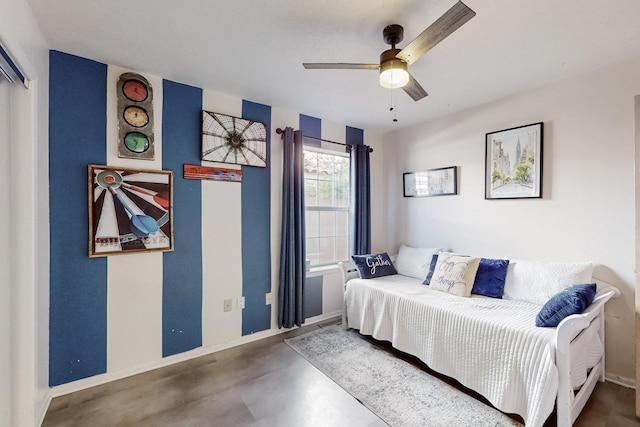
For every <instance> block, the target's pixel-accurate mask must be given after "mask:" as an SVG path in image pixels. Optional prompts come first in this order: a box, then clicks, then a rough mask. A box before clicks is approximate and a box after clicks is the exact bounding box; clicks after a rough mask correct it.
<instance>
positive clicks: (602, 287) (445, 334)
mask: <svg viewBox="0 0 640 427" xmlns="http://www.w3.org/2000/svg"><path fill="white" fill-rule="evenodd" d="M437 254H438V249H421V248H409V247H406V246H404V245H403V246H402V247H401V248H400V251H399V253H398V256H397V258H396V260H395V262H394V263H393V264H392V265H393V266H396V267H398V269H397V273H402V274H393V273H395V272H396V270H395V269H394V268H393V267H391V268H392V269H393V271H392V272H391V273H388V274H387V275H383V276H382V277H375V278H360V276H361V274H360V272H359V271H358V269H357V268H355V266H354V264H353V263H343V264H341V269H342V274H343V280H344V284H345V285H344V286H345V295H344V299H345V306H344V308H345V311H344V318H343V325H344V327H346V328H354V329H357V330H359V331H360V333H362V334H364V335H370V336H372V337H373V338H375V339H378V340H382V341H388V342H390V343H391V344H392V345H393V346H394V347H395V348H397V349H398V350H401V351H403V352H406V353H409V354H412V355H414V356H416V357H418V358H419V359H420V360H422V361H423V362H424V363H426V364H427V366H429V367H430V368H432V369H434V370H435V371H437V372H440V373H442V374H444V375H447V376H449V377H452V378H454V379H456V380H458V381H459V382H460V383H461V384H463V385H464V386H466V387H468V388H470V389H472V390H475V391H477V392H478V393H480V394H481V395H483V396H484V397H485V398H487V399H488V400H489V402H491V404H492V405H493V406H495V407H496V408H497V409H499V410H501V411H503V412H505V413H513V414H518V415H520V416H521V417H522V418H523V420H524V421H525V423H526V425H527V426H528V427H529V426H531V427H537V426H541V425H543V423H544V422H545V420H546V419H547V418H548V417H549V415H551V414H552V412H553V409H554V404H555V407H556V409H557V425H558V426H563V427H564V426H570V425H572V424H573V422H574V421H575V420H576V418H577V417H578V415H579V414H580V411H581V410H582V408H583V407H584V405H585V403H586V401H587V399H588V398H589V396H590V394H591V392H592V391H593V388H594V387H595V384H596V381H598V380H600V381H604V319H605V316H604V305H605V303H606V302H607V301H608V300H609V299H610V298H611V297H614V296H618V295H619V294H620V292H619V291H618V290H617V289H615V288H614V287H612V286H610V285H608V284H606V283H604V282H601V281H598V280H595V279H592V277H591V274H592V265H591V263H540V262H531V261H526V260H510V262H508V266H507V265H505V264H504V260H488V261H499V262H503V264H502V266H503V268H502V271H503V274H502V278H500V277H499V276H500V273H499V272H498V274H497V278H498V282H500V279H501V280H502V286H503V287H504V290H503V293H502V291H501V293H500V295H499V296H498V295H492V296H493V297H487V296H483V295H476V294H471V295H468V290H467V295H466V296H468V297H461V296H458V295H455V293H456V292H453V293H449V292H447V291H444V292H443V291H442V290H435V289H437V288H438V287H437V286H436V285H434V282H433V281H432V282H431V284H430V285H426V284H425V282H426V281H428V279H427V280H425V279H426V276H427V275H429V274H433V273H434V269H437V268H440V269H443V268H444V266H445V265H449V267H451V266H452V265H454V263H449V264H442V265H441V264H440V262H442V261H443V259H445V258H446V257H451V256H453V255H454V254H451V253H449V252H440V255H439V256H438V255H437ZM384 255H386V254H384ZM365 257H366V256H365ZM387 257H388V255H387ZM458 257H459V256H458ZM363 259H365V258H360V259H359V261H362V260H363ZM447 259H454V258H447ZM455 259H456V260H458V258H455ZM469 259H474V260H475V259H477V258H469ZM438 260H440V261H438ZM482 260H485V259H484V258H483V259H482ZM357 261H358V260H357ZM378 261H380V259H377V258H376V259H375V260H373V262H371V259H370V260H369V265H374V267H373V269H374V270H375V269H376V267H377V270H378V272H380V270H384V269H385V268H387V266H386V265H385V264H391V263H390V262H389V261H390V260H389V261H387V262H386V263H385V262H378ZM483 262H484V261H483ZM416 263H418V264H419V265H417V264H416ZM472 264H473V263H472ZM359 267H362V265H360V266H359ZM485 267H486V266H485ZM471 270H473V268H471ZM476 272H477V273H478V277H477V278H472V279H471V280H472V282H473V280H474V279H479V275H480V273H479V270H478V267H476V270H475V271H474V273H473V274H474V275H475V273H476ZM463 273H464V272H463ZM485 273H486V271H485ZM367 274H368V273H367ZM435 274H436V275H438V274H440V273H438V272H437V271H436V273H435ZM443 274H445V275H446V274H448V273H443ZM483 274H484V273H483ZM462 275H463V274H458V277H462ZM490 276H491V277H490V281H494V283H495V280H496V274H495V271H494V272H493V273H491V274H490ZM365 277H366V276H365ZM485 278H486V277H485ZM438 279H441V277H438ZM467 279H468V277H467ZM462 281H463V282H464V280H462ZM467 282H468V280H467ZM589 282H595V283H597V291H594V290H595V288H596V287H595V286H593V285H590V286H592V292H596V294H595V297H594V295H593V293H592V294H591V298H593V302H592V303H591V304H590V305H588V306H587V308H586V309H585V310H584V311H582V313H579V314H572V315H568V317H566V318H564V320H562V321H561V322H560V323H559V324H558V325H557V327H538V326H536V317H537V316H538V314H539V313H540V312H541V308H542V307H543V306H544V307H545V309H547V310H548V308H549V304H546V303H545V302H546V301H547V300H550V299H551V298H550V297H551V296H553V295H554V294H555V293H556V292H558V290H560V291H562V290H564V292H561V294H559V296H562V295H563V294H565V293H566V292H567V291H569V290H570V289H569V288H571V289H572V288H573V287H571V285H576V284H584V283H589ZM445 283H446V281H445ZM466 285H467V286H468V287H469V284H468V283H467V284H466ZM583 286H587V285H583ZM565 288H566V289H565ZM473 289H474V290H475V287H474V288H473ZM481 293H483V292H481ZM485 293H486V292H485ZM557 301H558V296H556V297H554V301H549V303H550V304H551V305H554V304H556V305H557ZM580 301H582V302H583V303H584V300H580ZM584 304H585V305H587V304H588V301H587V302H586V303H584ZM578 305H579V304H578ZM551 309H552V310H555V309H557V307H552V308H551ZM563 310H564V308H561V309H560V312H563ZM575 311H581V310H573V312H575ZM554 313H555V312H554ZM561 314H562V313H561ZM541 315H542V313H541ZM564 315H566V313H565V314H564ZM554 316H556V314H554Z"/></svg>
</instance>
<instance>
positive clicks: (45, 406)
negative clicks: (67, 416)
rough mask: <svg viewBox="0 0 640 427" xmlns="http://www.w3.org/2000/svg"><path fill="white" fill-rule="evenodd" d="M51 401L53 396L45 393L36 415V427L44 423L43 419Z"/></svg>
mask: <svg viewBox="0 0 640 427" xmlns="http://www.w3.org/2000/svg"><path fill="white" fill-rule="evenodd" d="M51 399H53V396H52V395H51V393H47V394H46V395H45V397H44V400H43V401H42V403H41V405H40V409H39V410H38V413H37V414H36V415H37V416H38V418H37V419H36V425H37V426H41V425H42V423H43V422H44V417H45V416H46V415H47V411H48V410H49V406H50V405H51Z"/></svg>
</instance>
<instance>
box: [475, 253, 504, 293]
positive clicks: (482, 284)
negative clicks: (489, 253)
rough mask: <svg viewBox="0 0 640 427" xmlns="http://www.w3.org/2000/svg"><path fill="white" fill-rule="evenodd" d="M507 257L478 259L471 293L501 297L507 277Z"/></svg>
mask: <svg viewBox="0 0 640 427" xmlns="http://www.w3.org/2000/svg"><path fill="white" fill-rule="evenodd" d="M507 267H509V260H508V259H489V258H482V259H480V266H479V267H478V272H477V273H476V279H475V281H474V282H473V289H471V293H472V294H477V295H484V296H486V297H491V298H502V295H503V294H504V282H505V280H506V278H507Z"/></svg>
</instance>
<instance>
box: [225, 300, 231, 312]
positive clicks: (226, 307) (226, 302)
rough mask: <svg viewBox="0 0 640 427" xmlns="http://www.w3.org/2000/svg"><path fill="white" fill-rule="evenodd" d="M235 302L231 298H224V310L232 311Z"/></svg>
mask: <svg viewBox="0 0 640 427" xmlns="http://www.w3.org/2000/svg"><path fill="white" fill-rule="evenodd" d="M232 304H233V301H232V300H230V299H226V300H224V311H231V305H232Z"/></svg>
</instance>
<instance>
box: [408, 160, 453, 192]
mask: <svg viewBox="0 0 640 427" xmlns="http://www.w3.org/2000/svg"><path fill="white" fill-rule="evenodd" d="M457 176H458V167H457V166H449V167H446V168H438V169H429V170H425V171H419V172H405V173H403V174H402V186H403V195H404V197H427V196H448V195H453V194H458V179H457Z"/></svg>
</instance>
